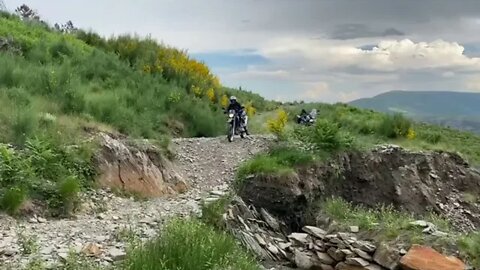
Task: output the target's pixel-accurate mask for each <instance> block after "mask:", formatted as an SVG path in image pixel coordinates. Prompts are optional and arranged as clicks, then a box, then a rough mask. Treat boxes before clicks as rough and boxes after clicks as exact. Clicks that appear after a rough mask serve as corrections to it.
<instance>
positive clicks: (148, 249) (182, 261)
mask: <svg viewBox="0 0 480 270" xmlns="http://www.w3.org/2000/svg"><path fill="white" fill-rule="evenodd" d="M125 268H126V269H128V270H171V269H176V270H209V269H217V270H220V269H238V270H254V269H255V270H257V269H259V267H258V266H257V265H256V263H255V262H254V260H253V258H252V257H250V256H249V255H247V254H246V253H245V252H244V251H243V250H242V249H241V248H240V247H239V246H238V244H237V243H236V242H235V240H234V239H233V238H232V237H231V236H229V235H227V234H226V233H223V232H219V231H216V230H214V229H213V228H211V227H209V226H207V225H205V224H203V223H201V222H199V221H195V220H174V221H171V222H169V224H167V226H166V227H165V228H164V229H163V231H162V232H160V236H159V237H158V238H157V239H154V240H152V241H150V242H147V243H146V244H144V245H143V246H141V247H139V248H137V249H135V250H133V251H132V252H130V253H129V254H128V258H127V261H126V263H125Z"/></svg>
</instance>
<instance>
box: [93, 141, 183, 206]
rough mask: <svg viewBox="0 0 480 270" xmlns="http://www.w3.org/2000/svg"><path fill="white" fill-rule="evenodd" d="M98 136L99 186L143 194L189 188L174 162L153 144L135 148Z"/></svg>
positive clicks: (160, 193)
mask: <svg viewBox="0 0 480 270" xmlns="http://www.w3.org/2000/svg"><path fill="white" fill-rule="evenodd" d="M101 137H102V141H101V144H102V148H101V151H99V153H98V154H97V155H96V165H97V172H98V177H97V182H98V183H99V185H100V186H101V187H109V188H113V189H118V190H121V191H126V192H128V193H133V194H137V195H140V196H142V197H161V196H169V195H176V194H179V193H185V192H186V191H187V190H188V188H189V187H188V185H187V183H186V182H185V181H184V179H183V177H182V176H181V175H180V174H178V173H177V171H176V169H175V167H174V165H173V163H172V162H170V161H169V160H168V159H166V158H165V157H163V156H162V154H161V153H160V152H159V150H158V149H157V148H155V147H154V146H151V145H146V146H144V147H143V148H140V147H136V146H133V145H131V144H129V143H128V142H126V141H123V140H121V139H117V138H114V137H113V136H111V135H108V134H104V133H102V134H101ZM144 148H145V149H144Z"/></svg>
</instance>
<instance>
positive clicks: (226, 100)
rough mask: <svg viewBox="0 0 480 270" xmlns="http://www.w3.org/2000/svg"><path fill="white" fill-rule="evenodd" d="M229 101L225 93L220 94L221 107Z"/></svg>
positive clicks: (224, 106) (225, 106)
mask: <svg viewBox="0 0 480 270" xmlns="http://www.w3.org/2000/svg"><path fill="white" fill-rule="evenodd" d="M228 103H229V99H228V96H227V95H223V96H222V100H221V101H220V105H222V107H223V108H227V106H228Z"/></svg>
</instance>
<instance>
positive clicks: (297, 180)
mask: <svg viewBox="0 0 480 270" xmlns="http://www.w3.org/2000/svg"><path fill="white" fill-rule="evenodd" d="M465 194H469V195H470V197H474V198H479V197H480V173H479V172H478V171H477V170H475V169H471V168H469V166H468V164H467V163H466V162H465V161H464V160H463V159H462V158H461V157H460V156H458V155H455V154H451V153H445V152H433V153H423V152H409V151H406V150H404V149H401V148H399V147H395V146H388V147H380V148H378V149H375V150H373V151H371V152H366V153H364V152H363V153H362V152H350V153H345V154H341V155H339V156H337V157H336V158H334V159H333V160H332V161H331V162H329V163H328V164H315V165H312V166H306V167H302V168H299V169H298V172H297V173H294V174H290V175H282V176H256V177H254V178H252V179H250V180H249V181H247V184H246V185H245V186H244V187H243V189H242V190H241V191H240V195H241V196H242V198H243V199H244V200H245V201H248V202H251V203H252V204H253V205H255V206H257V207H263V208H266V209H268V210H269V211H271V212H272V213H274V214H275V215H277V216H279V217H283V219H284V220H286V222H287V223H288V224H290V226H291V228H292V230H298V229H299V228H301V227H302V226H303V225H305V224H306V223H309V224H312V222H313V221H312V220H308V221H307V220H305V219H306V218H307V215H306V214H305V213H306V211H307V209H308V208H309V207H310V206H311V205H312V203H314V202H319V201H320V202H321V201H323V200H325V199H326V198H329V197H331V196H337V197H341V198H343V199H345V200H347V201H349V202H352V203H353V204H355V205H364V206H367V207H376V206H378V205H379V204H384V205H392V206H394V207H395V208H396V209H398V210H406V211H409V212H411V213H414V214H416V215H422V214H425V213H426V212H428V211H433V212H435V213H438V214H442V215H445V216H446V217H448V218H449V219H450V221H451V222H452V223H453V224H454V225H455V226H456V228H457V229H459V230H461V231H473V230H475V229H478V228H480V207H479V204H478V203H476V202H472V201H469V200H467V199H465Z"/></svg>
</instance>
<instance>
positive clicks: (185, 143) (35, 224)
mask: <svg viewBox="0 0 480 270" xmlns="http://www.w3.org/2000/svg"><path fill="white" fill-rule="evenodd" d="M270 141H271V137H262V136H252V137H249V138H246V139H243V140H240V139H238V140H236V141H234V142H232V143H228V142H227V141H226V139H225V138H224V137H220V138H194V139H176V140H174V141H173V142H172V146H173V148H174V152H175V155H176V159H175V164H176V167H177V169H178V170H177V171H178V172H179V173H180V174H182V175H183V177H184V178H185V180H186V182H187V183H188V184H189V185H190V187H189V190H188V192H187V193H185V194H181V195H176V196H171V197H169V198H165V197H164V198H157V199H150V200H145V201H138V200H135V199H134V198H124V197H119V196H116V195H114V194H112V193H110V192H108V191H104V190H99V191H91V192H90V193H87V194H83V199H82V201H83V204H82V206H83V207H82V211H81V212H79V213H77V214H76V215H75V217H73V218H71V219H60V220H53V219H46V218H44V217H30V218H27V219H24V220H18V219H17V220H16V219H13V218H11V217H8V216H6V215H1V216H0V269H21V268H20V267H21V266H22V265H25V264H26V263H27V262H28V261H29V260H30V259H31V258H32V257H33V256H40V259H41V260H42V261H44V262H45V264H46V265H54V264H57V263H59V262H60V261H62V260H64V259H65V258H66V257H67V256H68V253H69V252H71V251H73V252H82V253H90V255H94V256H93V257H94V258H95V260H96V261H98V262H100V263H101V264H104V265H109V264H111V263H112V262H114V261H116V260H119V259H122V258H123V257H124V256H125V248H126V246H127V245H128V244H127V240H126V238H127V237H129V236H131V235H132V234H135V235H136V236H137V237H139V238H140V239H142V240H146V239H149V238H151V237H153V236H155V234H156V231H157V230H158V228H159V227H161V225H162V224H164V222H165V221H166V220H168V219H169V218H171V217H173V216H187V215H198V214H199V213H200V204H201V202H202V200H204V199H208V198H209V197H212V196H215V195H216V194H217V195H218V194H221V193H223V192H225V191H226V190H227V189H228V188H229V183H230V182H231V181H232V180H233V179H234V174H235V170H236V168H237V167H238V166H239V164H240V163H241V162H242V161H244V160H246V159H248V158H249V157H251V156H252V155H254V154H256V153H258V152H260V151H262V150H265V149H266V148H267V146H268V144H269V142H270ZM34 247H36V250H38V252H36V253H37V254H30V255H28V254H27V253H28V249H31V248H34Z"/></svg>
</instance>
